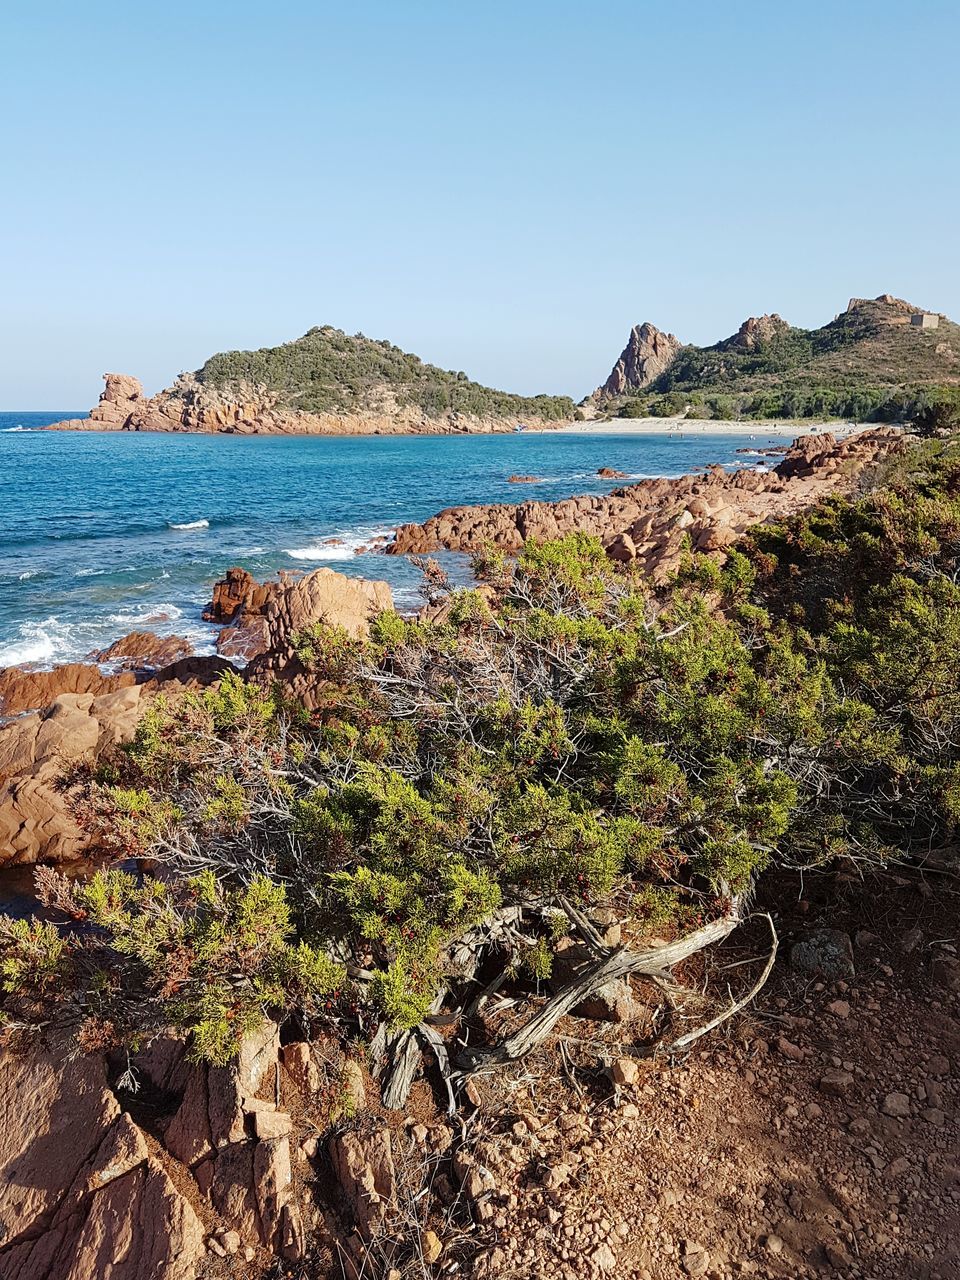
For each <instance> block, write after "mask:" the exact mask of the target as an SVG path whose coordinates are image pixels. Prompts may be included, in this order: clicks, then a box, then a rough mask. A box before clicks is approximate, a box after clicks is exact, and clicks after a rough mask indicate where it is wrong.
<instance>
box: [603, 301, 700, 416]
mask: <svg viewBox="0 0 960 1280" xmlns="http://www.w3.org/2000/svg"><path fill="white" fill-rule="evenodd" d="M682 349H683V343H682V342H681V341H680V340H679V339H678V338H675V337H674V336H673V334H672V333H663V332H662V331H661V330H660V329H658V328H657V326H656V325H655V324H650V323H649V321H647V322H645V323H644V324H638V325H635V326H634V327H633V329H631V331H630V337H629V338H628V339H627V345H626V346H625V347H624V349H623V350H622V351H621V353H620V358H619V360H618V361H617V363H616V364H615V365H614V366H613V369H612V370H611V371H610V377H609V378H607V380H606V382H605V383H604V384H603V386H602V387H598V388H597V390H596V391H595V392H594V393H593V398H594V399H595V400H609V399H614V398H615V397H617V396H622V395H624V394H625V393H626V392H627V391H636V390H638V389H639V388H641V387H648V386H649V385H650V383H651V382H654V381H656V379H657V378H659V377H660V375H661V373H663V372H664V371H665V370H666V369H669V367H670V365H671V364H673V361H674V359H675V358H676V355H677V352H678V351H681V350H682Z"/></svg>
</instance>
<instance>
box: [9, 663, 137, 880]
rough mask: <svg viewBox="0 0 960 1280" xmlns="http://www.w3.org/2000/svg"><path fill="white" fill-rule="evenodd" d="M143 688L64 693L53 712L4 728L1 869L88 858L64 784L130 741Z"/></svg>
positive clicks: (53, 704) (27, 717)
mask: <svg viewBox="0 0 960 1280" xmlns="http://www.w3.org/2000/svg"><path fill="white" fill-rule="evenodd" d="M141 692H142V686H140V685H135V684H125V685H123V686H121V687H120V688H118V689H116V690H114V691H113V692H111V693H104V694H101V695H100V696H99V697H94V695H93V694H90V693H63V694H60V696H59V697H56V698H54V700H53V701H52V702H51V703H50V705H49V706H48V707H46V708H45V709H44V710H43V711H41V712H35V713H34V714H32V715H25V716H21V717H20V718H19V719H18V720H14V721H13V722H12V723H11V724H8V725H6V726H4V727H3V728H2V729H0V864H4V865H19V864H30V863H35V862H41V861H52V862H71V861H73V860H75V859H76V858H79V857H81V856H82V855H83V853H84V852H85V851H86V849H87V846H88V837H87V835H86V834H85V833H84V831H83V830H81V828H80V827H79V826H78V825H77V823H76V821H75V819H74V817H73V815H72V813H71V811H70V799H69V796H68V795H67V794H66V793H65V792H64V790H63V788H62V785H61V781H60V780H61V777H62V776H63V774H64V773H65V772H66V771H68V770H69V768H70V767H71V766H72V765H76V764H79V763H81V762H82V761H84V760H92V759H93V758H94V757H95V756H96V755H97V754H98V752H99V751H101V750H103V749H104V748H105V747H106V746H108V745H112V744H114V743H118V742H128V741H129V740H130V739H131V738H132V737H133V734H134V731H135V729H136V725H137V721H138V720H139V718H140V714H141V708H140V697H141Z"/></svg>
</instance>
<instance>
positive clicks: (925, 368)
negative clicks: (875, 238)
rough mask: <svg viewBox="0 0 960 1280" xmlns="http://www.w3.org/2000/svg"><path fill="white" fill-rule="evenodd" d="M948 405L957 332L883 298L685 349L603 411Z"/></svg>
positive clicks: (958, 374)
mask: <svg viewBox="0 0 960 1280" xmlns="http://www.w3.org/2000/svg"><path fill="white" fill-rule="evenodd" d="M920 316H926V317H927V319H926V322H925V323H926V324H927V325H930V326H934V325H935V327H922V326H921V325H920V324H918V323H914V321H913V318H914V317H920ZM943 398H946V399H954V398H956V399H958V400H960V326H958V325H956V324H954V323H953V321H951V320H948V319H947V318H946V317H945V316H940V315H934V314H932V313H925V312H923V311H922V310H921V309H920V308H918V307H914V306H912V305H911V304H910V303H908V302H904V301H902V300H901V299H898V298H892V297H890V295H889V294H884V295H882V296H881V297H879V298H875V299H863V298H854V299H852V300H851V302H850V305H849V306H848V308H847V310H846V311H844V312H843V313H842V314H840V315H839V316H837V317H836V319H835V320H832V321H831V322H830V323H829V324H826V325H823V327H822V328H819V329H801V328H797V327H795V326H793V325H790V324H787V323H786V321H784V320H782V319H781V318H780V317H779V316H776V315H773V316H762V317H760V318H759V319H751V320H748V321H746V322H745V323H744V324H743V325H742V326H741V328H740V330H739V331H738V332H737V333H736V334H734V335H733V337H731V338H726V339H724V340H723V341H722V342H718V343H716V344H715V345H714V346H711V347H697V346H681V347H680V348H679V349H678V351H677V353H676V355H675V356H674V357H673V359H672V360H671V362H670V364H669V365H668V367H667V368H666V369H665V370H664V371H663V372H662V373H660V374H659V375H658V376H657V377H656V378H654V379H652V380H651V381H649V382H647V383H646V384H645V385H639V386H632V387H628V388H626V390H625V393H624V394H622V395H620V396H618V397H616V398H612V399H611V398H606V399H605V398H604V397H603V396H601V397H600V403H601V404H602V405H603V407H604V408H606V409H607V410H611V409H613V410H619V412H620V414H621V416H624V417H640V416H644V415H646V414H650V415H657V416H659V415H666V416H671V415H674V414H679V413H683V412H688V413H689V414H690V416H696V417H714V418H739V417H757V418H773V417H785V418H794V417H813V416H824V417H831V416H834V417H844V418H860V419H866V418H871V417H873V418H896V417H899V416H900V415H901V414H905V413H913V412H915V411H916V410H917V409H918V408H920V407H922V406H923V405H924V404H927V403H931V402H933V401H936V400H938V399H943Z"/></svg>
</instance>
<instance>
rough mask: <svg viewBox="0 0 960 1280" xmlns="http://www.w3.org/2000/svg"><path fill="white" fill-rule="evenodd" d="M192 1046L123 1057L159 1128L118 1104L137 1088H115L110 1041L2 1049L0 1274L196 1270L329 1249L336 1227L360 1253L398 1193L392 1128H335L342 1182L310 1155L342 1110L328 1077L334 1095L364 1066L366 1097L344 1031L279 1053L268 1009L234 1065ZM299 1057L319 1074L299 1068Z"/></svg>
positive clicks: (180, 1278) (71, 1276)
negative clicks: (64, 1048) (226, 1260)
mask: <svg viewBox="0 0 960 1280" xmlns="http://www.w3.org/2000/svg"><path fill="white" fill-rule="evenodd" d="M186 1049H187V1045H186V1043H185V1042H184V1041H183V1040H182V1039H180V1038H179V1037H177V1036H175V1035H172V1034H170V1035H165V1036H161V1037H159V1038H158V1039H157V1040H155V1041H154V1042H153V1043H152V1044H151V1045H150V1046H149V1047H148V1048H146V1049H144V1050H143V1051H142V1052H140V1053H139V1054H137V1055H135V1056H134V1057H133V1058H132V1059H130V1060H129V1061H128V1060H127V1059H124V1061H123V1063H122V1065H123V1066H124V1067H125V1068H129V1069H130V1070H132V1073H133V1075H134V1077H135V1079H136V1081H137V1095H136V1096H137V1098H138V1100H139V1099H141V1098H145V1099H146V1100H147V1106H146V1108H145V1113H146V1114H147V1115H148V1116H149V1121H148V1122H147V1123H148V1125H149V1128H145V1127H142V1124H143V1122H141V1123H138V1122H137V1121H136V1120H135V1119H134V1118H133V1117H132V1116H131V1115H130V1114H129V1113H127V1112H125V1111H123V1109H122V1106H121V1102H120V1101H119V1100H118V1099H122V1098H125V1097H127V1096H130V1095H127V1094H125V1093H122V1092H119V1090H117V1091H115V1090H114V1089H113V1088H111V1086H110V1080H111V1079H112V1078H113V1077H114V1076H115V1075H116V1074H117V1073H116V1071H114V1070H111V1066H112V1064H111V1062H110V1061H109V1060H108V1059H105V1058H104V1056H103V1055H102V1054H99V1053H92V1054H89V1055H87V1056H84V1057H81V1058H79V1059H74V1060H70V1059H64V1058H63V1056H62V1055H61V1054H57V1053H55V1052H52V1051H49V1050H46V1049H44V1048H42V1047H39V1046H38V1047H35V1048H34V1049H32V1050H31V1051H30V1052H29V1053H28V1054H24V1055H18V1054H14V1053H12V1052H11V1051H10V1050H8V1049H3V1050H0V1277H2V1280H93V1278H94V1277H104V1280H196V1278H197V1277H198V1276H200V1275H203V1274H210V1273H209V1272H208V1270H207V1266H208V1262H209V1263H214V1265H216V1264H215V1259H216V1258H218V1257H220V1258H223V1257H227V1256H229V1255H231V1254H239V1253H241V1252H242V1254H243V1257H242V1259H241V1260H242V1261H244V1262H247V1263H249V1262H252V1261H254V1259H256V1258H257V1257H258V1256H259V1259H260V1261H261V1262H264V1261H266V1260H269V1259H271V1258H277V1257H279V1258H281V1259H285V1260H287V1261H288V1262H290V1263H296V1262H298V1261H300V1260H302V1259H303V1258H304V1257H305V1255H306V1253H307V1248H308V1245H307V1240H308V1236H309V1240H310V1247H311V1249H312V1250H313V1253H312V1256H313V1257H314V1259H315V1260H317V1253H316V1251H317V1249H318V1248H322V1247H324V1246H325V1247H326V1248H327V1249H328V1250H329V1251H330V1255H331V1262H332V1256H333V1251H334V1249H335V1248H336V1245H335V1241H336V1240H338V1239H340V1240H342V1241H343V1242H344V1245H345V1246H346V1250H345V1251H344V1253H343V1257H344V1259H345V1260H346V1259H347V1258H349V1257H350V1256H351V1252H350V1250H351V1246H352V1245H353V1244H356V1245H357V1249H356V1255H355V1261H356V1263H357V1264H358V1266H359V1265H360V1264H362V1253H363V1245H364V1244H365V1243H367V1242H369V1241H370V1239H371V1237H372V1235H373V1234H374V1232H375V1231H376V1229H377V1227H378V1226H379V1224H380V1223H381V1222H382V1220H383V1218H384V1215H385V1213H386V1212H387V1211H388V1210H392V1209H393V1208H394V1207H395V1206H394V1204H393V1198H394V1197H393V1186H394V1177H395V1175H394V1165H393V1157H392V1152H391V1137H390V1133H389V1131H388V1130H387V1129H386V1128H384V1127H383V1126H382V1124H381V1126H380V1127H375V1128H373V1129H372V1130H370V1131H367V1130H365V1131H364V1132H356V1133H354V1132H350V1131H347V1130H345V1129H343V1128H341V1129H338V1130H337V1131H336V1132H335V1133H334V1134H333V1136H331V1138H330V1142H329V1147H330V1155H331V1163H332V1166H333V1178H332V1182H331V1180H330V1177H329V1175H327V1176H326V1177H325V1178H324V1179H323V1182H322V1183H320V1182H318V1181H317V1180H316V1179H315V1178H314V1177H313V1176H312V1175H313V1171H312V1170H311V1169H310V1162H311V1160H313V1159H315V1158H316V1157H317V1154H318V1142H317V1137H316V1134H317V1133H318V1131H322V1130H324V1129H329V1128H330V1126H331V1124H332V1123H333V1122H335V1121H336V1120H337V1119H338V1115H337V1114H335V1113H334V1112H332V1111H331V1109H330V1101H329V1098H328V1096H327V1094H325V1093H324V1092H323V1089H322V1086H324V1085H325V1084H326V1085H328V1086H329V1085H330V1084H333V1085H334V1086H335V1087H334V1090H333V1092H334V1093H336V1092H337V1091H338V1090H342V1088H343V1087H344V1083H343V1082H345V1081H347V1080H348V1079H354V1078H356V1079H357V1080H358V1081H359V1092H357V1090H356V1089H355V1090H354V1092H355V1095H356V1096H355V1098H354V1101H355V1103H356V1105H357V1106H358V1107H359V1108H360V1109H362V1108H363V1107H365V1093H364V1080H365V1075H364V1070H363V1068H362V1067H361V1066H360V1064H359V1063H357V1062H355V1061H353V1060H350V1059H347V1058H345V1057H344V1054H343V1051H342V1049H341V1048H340V1047H339V1046H338V1045H336V1044H333V1043H331V1044H329V1045H327V1046H326V1048H325V1051H324V1052H323V1053H321V1054H320V1055H316V1054H315V1052H314V1046H312V1045H310V1044H306V1043H293V1044H290V1045H287V1046H285V1047H284V1049H283V1051H282V1053H281V1050H280V1037H279V1032H278V1028H277V1027H276V1025H275V1024H273V1023H269V1022H268V1023H266V1024H265V1026H264V1027H263V1029H262V1030H261V1031H260V1032H258V1033H256V1034H253V1035H250V1036H248V1037H247V1039H246V1041H245V1042H244V1044H243V1046H242V1049H241V1052H240V1055H239V1058H238V1059H237V1061H236V1062H234V1063H232V1064H231V1065H230V1066H226V1067H211V1066H206V1065H202V1064H197V1063H193V1062H191V1061H190V1060H189V1058H188V1056H187V1053H186ZM303 1062H308V1063H310V1064H311V1065H312V1067H313V1072H312V1074H311V1075H309V1076H305V1075H304V1074H303V1073H302V1072H300V1071H297V1070H291V1069H290V1065H291V1064H292V1065H294V1066H295V1065H296V1064H300V1063H303ZM318 1064H319V1065H318ZM137 1114H140V1113H139V1112H138V1113H137ZM339 1119H340V1120H341V1121H342V1119H343V1117H342V1115H340V1116H339ZM304 1173H307V1174H308V1175H310V1176H308V1177H304V1176H303V1174H304ZM352 1232H356V1233H357V1234H356V1235H355V1236H352V1238H351V1239H349V1240H348V1237H351V1233H352ZM261 1251H263V1252H261ZM211 1255H213V1256H212V1257H211ZM260 1273H261V1270H260V1269H259V1268H258V1269H257V1270H256V1271H255V1272H249V1273H248V1272H247V1271H246V1270H244V1272H243V1274H244V1275H247V1274H250V1275H253V1274H258V1275H259V1274H260ZM339 1273H340V1272H339V1268H338V1269H337V1274H339ZM215 1274H216V1275H221V1274H226V1272H221V1271H219V1270H217V1271H216V1272H215ZM229 1274H231V1275H233V1274H237V1271H236V1269H235V1268H234V1269H232V1270H230V1272H229ZM285 1274H286V1272H285ZM298 1274H300V1273H299V1271H298ZM304 1274H306V1273H304ZM311 1274H314V1272H313V1271H311ZM315 1274H317V1275H320V1274H323V1275H326V1274H333V1272H332V1271H328V1270H327V1269H326V1268H322V1269H318V1270H317V1271H316V1272H315ZM351 1274H353V1272H351Z"/></svg>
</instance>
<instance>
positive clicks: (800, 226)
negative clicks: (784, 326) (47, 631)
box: [0, 0, 960, 409]
mask: <svg viewBox="0 0 960 1280" xmlns="http://www.w3.org/2000/svg"><path fill="white" fill-rule="evenodd" d="M958 51H960V4H958V3H957V2H956V0H914V2H913V3H905V2H904V0H896V2H893V0H829V2H826V0H806V2H805V3H803V4H800V3H787V2H786V0H763V2H758V0H742V2H739V3H738V2H737V0H728V2H727V3H724V4H717V3H716V2H715V0H674V3H672V4H665V3H663V0H657V2H656V3H647V2H646V0H633V2H632V3H631V2H628V0H592V2H590V3H588V2H587V0H578V2H576V3H573V2H571V0H553V3H544V2H542V0H486V2H485V3H483V4H471V5H468V4H465V3H458V2H457V0H367V2H366V3H363V4H346V3H343V0H338V2H337V3H335V4H334V3H328V2H327V0H274V3H272V4H269V5H268V4H265V3H263V0H257V2H256V3H250V2H248V0H231V2H229V3H227V2H226V0H224V2H222V3H219V2H218V3H215V2H212V0H193V2H191V3H185V2H183V0H165V2H164V3H159V2H157V3H137V2H135V0H124V2H123V3H113V2H112V0H111V2H102V0H89V2H87V3H83V4H78V3H76V0H69V2H65V0H44V2H43V3H40V2H39V0H7V3H5V4H3V5H2V7H0V54H2V74H0V120H2V125H0V163H2V169H0V175H2V189H0V243H2V246H3V249H2V259H0V261H2V276H0V349H2V358H0V408H8V409H34V408H35V409H46V408H49V409H80V408H87V407H88V406H89V405H90V404H92V403H93V402H94V401H95V399H96V396H97V394H98V392H99V389H100V375H101V374H102V373H103V372H104V371H106V370H108V369H109V370H119V371H122V372H127V373H134V374H137V375H139V376H140V377H141V378H142V379H143V381H144V382H145V384H146V386H147V388H148V390H150V391H154V390H157V389H159V388H160V387H161V386H163V385H166V384H167V383H169V382H170V381H171V379H172V378H173V377H174V376H175V375H176V374H177V373H178V372H179V371H180V370H181V369H192V368H195V367H197V366H198V365H199V364H200V363H202V361H203V360H204V359H205V358H206V356H207V355H209V354H211V353H212V352H214V351H217V350H223V349H226V348H236V347H250V346H263V345H272V344H274V343H277V342H281V341H284V340H287V339H290V338H294V337H296V336H298V335H299V334H301V333H303V332H304V331H305V330H306V329H308V328H309V327H310V326H311V325H314V324H324V323H330V324H335V325H338V326H340V327H342V328H344V329H346V330H347V331H349V332H355V331H356V330H362V331H363V332H365V333H367V334H369V335H371V336H374V337H388V338H390V339H391V340H392V341H394V342H396V343H398V344H399V345H401V346H403V347H405V348H406V349H407V350H413V351H416V352H417V353H418V354H419V355H421V356H423V357H424V359H427V360H431V361H433V362H434V363H437V364H441V365H444V366H447V367H452V368H455V369H466V370H467V371H468V372H469V373H470V374H471V376H473V377H476V378H478V379H480V380H482V381H484V382H488V383H491V384H494V385H496V386H501V387H505V388H507V389H510V390H516V391H522V392H530V393H533V392H538V391H556V392H569V393H571V394H573V395H574V396H576V397H579V396H582V395H583V394H584V393H586V392H587V391H589V390H590V389H592V388H593V387H594V386H595V385H596V384H597V383H598V382H599V381H601V380H602V379H603V378H604V377H605V376H606V374H607V372H608V370H609V367H610V365H611V364H612V362H613V360H614V358H615V357H616V355H617V353H618V352H619V350H620V348H621V347H622V345H623V342H624V339H625V337H626V334H627V331H628V329H629V327H630V326H631V325H632V324H634V323H636V322H639V321H642V320H646V319H649V320H652V321H654V322H655V323H656V324H658V325H660V326H661V328H665V329H670V330H672V331H674V332H675V333H677V334H678V336H680V337H681V338H683V339H685V340H687V341H694V342H712V341H715V340H716V339H717V338H719V337H722V336H725V335H726V334H728V333H730V332H732V331H733V330H734V329H735V328H736V327H737V325H738V324H739V323H740V321H741V320H742V319H744V318H745V317H746V316H747V315H751V314H759V313H762V312H764V311H771V310H776V311H779V312H781V314H783V315H784V316H785V317H786V318H787V319H789V320H791V321H792V322H794V323H796V324H804V325H813V324H820V323H823V322H824V321H826V320H828V319H830V318H831V317H832V316H833V315H834V313H835V312H837V311H839V310H841V309H842V308H843V307H844V306H845V305H846V302H847V298H848V296H849V295H851V294H863V295H874V294H877V293H880V292H892V293H895V294H898V295H900V296H903V297H907V298H909V299H910V300H911V301H914V302H917V303H919V304H921V305H923V306H926V307H929V308H931V309H935V310H942V311H946V312H947V313H948V314H949V313H952V314H953V315H955V316H957V315H960V254H958V249H960V234H958V232H960V225H958V224H960V168H958V163H957V161H958V145H957V144H958V138H960V77H958V75H957V66H958Z"/></svg>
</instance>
